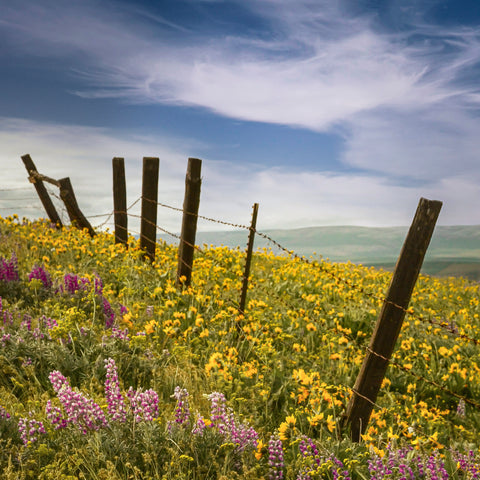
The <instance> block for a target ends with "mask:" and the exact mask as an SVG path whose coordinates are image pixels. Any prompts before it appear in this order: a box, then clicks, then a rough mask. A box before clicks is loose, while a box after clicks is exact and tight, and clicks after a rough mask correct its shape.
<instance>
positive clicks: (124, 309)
mask: <svg viewBox="0 0 480 480" xmlns="http://www.w3.org/2000/svg"><path fill="white" fill-rule="evenodd" d="M127 312H128V308H127V307H126V306H125V305H120V315H122V317H123V315H125V314H126V313H127Z"/></svg>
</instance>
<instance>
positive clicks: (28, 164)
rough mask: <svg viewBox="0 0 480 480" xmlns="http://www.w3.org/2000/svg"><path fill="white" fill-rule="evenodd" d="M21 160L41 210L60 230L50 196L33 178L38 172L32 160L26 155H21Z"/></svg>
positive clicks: (40, 183) (58, 219)
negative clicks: (40, 204)
mask: <svg viewBox="0 0 480 480" xmlns="http://www.w3.org/2000/svg"><path fill="white" fill-rule="evenodd" d="M21 158H22V161H23V164H24V165H25V168H26V169H27V172H28V175H29V180H30V182H32V183H33V185H34V186H35V190H36V191H37V194H38V196H39V197H40V201H41V202H42V205H43V208H45V211H46V212H47V215H48V218H50V221H51V222H52V223H54V224H55V225H56V226H57V228H62V221H61V220H60V217H59V215H58V213H57V210H56V209H55V206H54V205H53V202H52V200H51V199H50V195H49V194H48V192H47V189H46V188H45V185H44V184H43V181H42V180H41V179H39V178H36V177H35V174H37V175H38V171H37V167H36V166H35V164H34V163H33V160H32V159H31V157H30V155H29V154H28V153H27V154H26V155H23V156H22V157H21Z"/></svg>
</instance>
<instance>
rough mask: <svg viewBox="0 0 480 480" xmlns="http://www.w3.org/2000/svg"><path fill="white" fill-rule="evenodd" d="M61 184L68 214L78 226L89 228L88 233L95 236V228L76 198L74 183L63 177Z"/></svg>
mask: <svg viewBox="0 0 480 480" xmlns="http://www.w3.org/2000/svg"><path fill="white" fill-rule="evenodd" d="M58 184H59V186H60V198H61V199H62V200H63V203H64V204H65V207H66V208H67V212H68V216H69V217H70V221H71V222H72V224H73V225H75V226H76V227H77V228H80V229H84V228H86V229H87V230H88V233H89V234H90V236H91V237H94V236H95V230H94V229H93V227H92V226H91V225H90V222H89V221H88V220H87V219H86V218H85V216H84V215H83V213H82V211H81V210H80V208H79V206H78V203H77V199H76V198H75V193H74V192H73V187H72V183H71V182H70V178H69V177H66V178H61V179H60V180H59V181H58Z"/></svg>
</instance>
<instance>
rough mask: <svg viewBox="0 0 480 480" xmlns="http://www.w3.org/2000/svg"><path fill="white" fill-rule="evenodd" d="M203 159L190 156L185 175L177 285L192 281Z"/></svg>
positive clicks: (181, 285) (185, 284) (184, 285)
mask: <svg viewBox="0 0 480 480" xmlns="http://www.w3.org/2000/svg"><path fill="white" fill-rule="evenodd" d="M201 170H202V161H201V160H200V159H198V158H189V159H188V166H187V175H186V177H185V199H184V201H183V218H182V233H181V236H180V244H179V246H178V267H177V286H179V287H188V286H189V285H190V283H191V281H192V267H193V251H194V249H195V236H196V233H197V216H198V208H199V205H200V187H201V184H202V179H201V177H200V173H201Z"/></svg>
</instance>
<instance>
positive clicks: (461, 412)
mask: <svg viewBox="0 0 480 480" xmlns="http://www.w3.org/2000/svg"><path fill="white" fill-rule="evenodd" d="M466 413H467V412H466V407H465V400H464V399H463V398H461V399H460V400H459V401H458V405H457V415H458V416H459V417H461V418H465V415H466Z"/></svg>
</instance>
